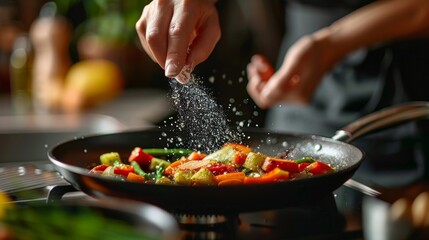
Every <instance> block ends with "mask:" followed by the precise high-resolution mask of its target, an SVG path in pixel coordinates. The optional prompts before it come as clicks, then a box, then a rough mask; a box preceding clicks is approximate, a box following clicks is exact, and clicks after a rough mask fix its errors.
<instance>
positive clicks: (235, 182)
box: [217, 178, 244, 186]
mask: <svg viewBox="0 0 429 240" xmlns="http://www.w3.org/2000/svg"><path fill="white" fill-rule="evenodd" d="M243 181H244V179H241V180H240V179H235V178H232V179H226V180H223V181H220V182H218V184H217V185H218V186H226V185H238V184H243Z"/></svg>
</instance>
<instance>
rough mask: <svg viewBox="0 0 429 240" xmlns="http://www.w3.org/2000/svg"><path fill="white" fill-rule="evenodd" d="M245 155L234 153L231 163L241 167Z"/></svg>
mask: <svg viewBox="0 0 429 240" xmlns="http://www.w3.org/2000/svg"><path fill="white" fill-rule="evenodd" d="M246 158H247V154H246V153H243V152H236V153H235V154H234V158H233V159H232V163H234V164H236V165H238V166H242V165H243V164H244V162H245V161H246Z"/></svg>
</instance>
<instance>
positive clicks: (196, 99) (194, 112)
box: [170, 75, 240, 152]
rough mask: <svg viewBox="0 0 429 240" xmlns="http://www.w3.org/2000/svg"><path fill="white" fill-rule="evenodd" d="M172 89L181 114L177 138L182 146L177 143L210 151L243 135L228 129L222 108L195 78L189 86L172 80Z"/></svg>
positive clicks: (173, 100)
mask: <svg viewBox="0 0 429 240" xmlns="http://www.w3.org/2000/svg"><path fill="white" fill-rule="evenodd" d="M170 86H171V93H170V97H171V99H172V102H173V105H174V107H175V109H176V111H177V113H178V120H177V122H176V123H175V125H176V126H175V129H176V131H177V135H179V136H180V137H177V139H176V140H179V142H180V143H176V142H175V143H174V144H176V145H177V144H182V145H183V146H184V147H188V148H191V149H199V150H201V151H206V152H211V151H213V150H216V149H218V148H219V147H221V146H222V145H223V144H225V143H226V142H231V141H239V139H240V133H238V132H235V131H232V130H231V129H230V128H229V126H228V120H227V118H226V115H225V113H224V112H223V109H222V107H221V106H219V105H218V104H217V103H216V101H215V100H214V98H213V97H212V95H211V94H210V93H209V92H208V90H207V89H206V88H205V87H204V86H202V84H201V83H200V82H199V80H198V79H195V77H194V76H193V75H191V79H190V81H189V82H188V83H187V84H180V83H178V82H177V81H174V80H172V81H170ZM201 147H202V149H201Z"/></svg>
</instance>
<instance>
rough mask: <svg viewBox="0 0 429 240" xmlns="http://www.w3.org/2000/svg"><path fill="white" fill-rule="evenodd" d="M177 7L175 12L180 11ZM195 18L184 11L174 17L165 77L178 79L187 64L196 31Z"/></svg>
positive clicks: (170, 31) (170, 29) (170, 30)
mask: <svg viewBox="0 0 429 240" xmlns="http://www.w3.org/2000/svg"><path fill="white" fill-rule="evenodd" d="M180 7H183V6H178V7H176V9H175V11H180V12H182V10H178V9H177V8H180ZM195 24H196V20H195V16H194V15H192V14H188V12H187V11H183V12H182V14H177V15H173V17H172V19H171V22H170V27H169V30H168V46H167V56H166V60H165V76H166V77H170V78H173V77H176V76H177V75H179V73H180V72H181V71H182V69H183V67H184V66H185V64H186V58H187V56H188V49H189V45H190V42H191V37H192V35H193V31H194V29H195Z"/></svg>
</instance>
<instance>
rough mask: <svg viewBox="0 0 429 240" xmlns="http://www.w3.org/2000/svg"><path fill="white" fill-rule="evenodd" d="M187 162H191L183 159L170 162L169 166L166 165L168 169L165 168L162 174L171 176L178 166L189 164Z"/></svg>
mask: <svg viewBox="0 0 429 240" xmlns="http://www.w3.org/2000/svg"><path fill="white" fill-rule="evenodd" d="M189 161H192V160H190V159H187V158H185V157H182V158H181V159H179V160H177V161H175V162H172V163H171V164H170V165H168V167H166V168H165V170H164V173H165V174H166V175H171V174H173V173H174V171H175V170H176V168H177V167H178V166H180V165H182V164H183V163H186V162H189Z"/></svg>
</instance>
